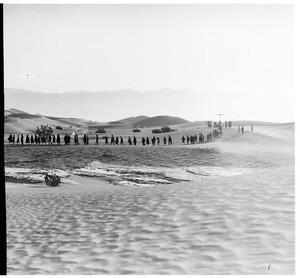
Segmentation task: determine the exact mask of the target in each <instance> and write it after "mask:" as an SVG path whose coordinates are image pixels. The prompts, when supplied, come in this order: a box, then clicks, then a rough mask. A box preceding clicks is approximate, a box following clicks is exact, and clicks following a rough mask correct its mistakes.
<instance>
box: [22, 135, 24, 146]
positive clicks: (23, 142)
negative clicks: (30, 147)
mask: <svg viewBox="0 0 300 278" xmlns="http://www.w3.org/2000/svg"><path fill="white" fill-rule="evenodd" d="M21 145H24V136H23V134H21Z"/></svg>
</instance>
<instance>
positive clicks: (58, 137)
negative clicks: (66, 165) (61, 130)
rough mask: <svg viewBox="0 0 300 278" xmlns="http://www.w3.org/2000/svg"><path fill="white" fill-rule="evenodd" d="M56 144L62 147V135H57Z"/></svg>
mask: <svg viewBox="0 0 300 278" xmlns="http://www.w3.org/2000/svg"><path fill="white" fill-rule="evenodd" d="M56 142H57V145H60V135H59V134H57V137H56Z"/></svg>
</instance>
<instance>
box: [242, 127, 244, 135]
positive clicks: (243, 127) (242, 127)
mask: <svg viewBox="0 0 300 278" xmlns="http://www.w3.org/2000/svg"><path fill="white" fill-rule="evenodd" d="M242 134H244V127H243V126H242Z"/></svg>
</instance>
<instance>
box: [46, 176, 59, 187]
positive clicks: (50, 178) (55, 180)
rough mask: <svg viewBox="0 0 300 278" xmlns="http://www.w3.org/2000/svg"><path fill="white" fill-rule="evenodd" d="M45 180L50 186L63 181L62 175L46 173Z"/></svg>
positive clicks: (55, 185) (57, 184)
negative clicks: (61, 179)
mask: <svg viewBox="0 0 300 278" xmlns="http://www.w3.org/2000/svg"><path fill="white" fill-rule="evenodd" d="M45 182H46V185H47V186H48V187H57V186H60V185H59V184H60V183H61V181H60V177H58V176H57V175H55V174H46V176H45Z"/></svg>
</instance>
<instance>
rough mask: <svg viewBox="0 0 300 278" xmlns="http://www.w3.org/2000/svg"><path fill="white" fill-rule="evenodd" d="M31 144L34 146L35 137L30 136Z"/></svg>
mask: <svg viewBox="0 0 300 278" xmlns="http://www.w3.org/2000/svg"><path fill="white" fill-rule="evenodd" d="M30 144H32V145H33V144H34V139H33V135H31V136H30Z"/></svg>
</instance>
